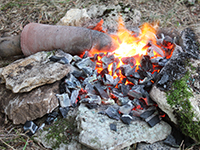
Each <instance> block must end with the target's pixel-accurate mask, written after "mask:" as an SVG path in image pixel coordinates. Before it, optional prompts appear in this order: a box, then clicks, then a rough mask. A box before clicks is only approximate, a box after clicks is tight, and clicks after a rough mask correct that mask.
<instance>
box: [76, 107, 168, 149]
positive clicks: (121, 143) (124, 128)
mask: <svg viewBox="0 0 200 150" xmlns="http://www.w3.org/2000/svg"><path fill="white" fill-rule="evenodd" d="M77 113H78V115H77V118H76V121H77V124H78V130H79V132H80V134H79V142H80V143H82V144H83V145H86V146H88V147H90V148H92V149H98V150H105V149H109V150H121V149H122V148H125V147H127V146H130V145H132V144H134V143H137V142H147V143H154V142H156V141H160V140H163V139H165V138H166V137H167V135H169V134H170V132H171V127H170V126H169V125H168V124H167V123H166V122H164V121H161V122H160V123H159V124H157V125H156V126H154V127H153V128H151V127H149V126H148V124H147V123H146V122H143V121H134V122H132V123H131V124H130V125H129V126H128V125H125V124H123V123H122V122H121V121H116V120H113V119H110V118H108V117H107V116H105V115H101V114H98V113H97V112H95V110H89V109H88V108H86V107H85V106H84V105H80V106H79V108H78V112H77ZM111 123H112V124H115V125H116V127H117V131H113V130H111V129H110V126H109V125H110V124H111Z"/></svg>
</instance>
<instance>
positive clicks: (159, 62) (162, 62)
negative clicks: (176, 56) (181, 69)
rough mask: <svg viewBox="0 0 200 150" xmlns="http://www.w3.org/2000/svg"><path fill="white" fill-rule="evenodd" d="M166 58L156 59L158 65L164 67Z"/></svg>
mask: <svg viewBox="0 0 200 150" xmlns="http://www.w3.org/2000/svg"><path fill="white" fill-rule="evenodd" d="M168 61H169V60H168V59H166V58H165V59H161V60H159V61H158V65H159V66H162V67H164V66H165V65H166V63H167V62H168Z"/></svg>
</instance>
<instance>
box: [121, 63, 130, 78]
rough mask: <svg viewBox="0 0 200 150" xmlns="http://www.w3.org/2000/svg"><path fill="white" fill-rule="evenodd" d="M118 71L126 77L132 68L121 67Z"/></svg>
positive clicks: (127, 66)
mask: <svg viewBox="0 0 200 150" xmlns="http://www.w3.org/2000/svg"><path fill="white" fill-rule="evenodd" d="M120 70H121V73H122V75H124V76H126V75H127V74H128V73H129V72H130V71H131V70H132V67H131V66H130V65H129V64H128V65H121V66H120Z"/></svg>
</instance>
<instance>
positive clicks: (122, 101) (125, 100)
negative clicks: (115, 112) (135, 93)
mask: <svg viewBox="0 0 200 150" xmlns="http://www.w3.org/2000/svg"><path fill="white" fill-rule="evenodd" d="M129 101H130V99H129V98H128V97H121V96H118V99H117V104H118V105H119V106H123V105H125V104H127V103H128V102H129Z"/></svg>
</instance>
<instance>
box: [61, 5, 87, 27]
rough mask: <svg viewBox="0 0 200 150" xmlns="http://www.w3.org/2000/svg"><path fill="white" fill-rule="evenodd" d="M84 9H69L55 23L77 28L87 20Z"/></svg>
mask: <svg viewBox="0 0 200 150" xmlns="http://www.w3.org/2000/svg"><path fill="white" fill-rule="evenodd" d="M89 19H90V17H89V16H88V14H87V12H86V9H70V10H69V11H67V13H66V14H65V16H64V17H63V18H61V20H60V21H59V22H58V23H57V25H66V26H78V27H81V25H82V24H83V23H84V22H86V21H87V20H89Z"/></svg>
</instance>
